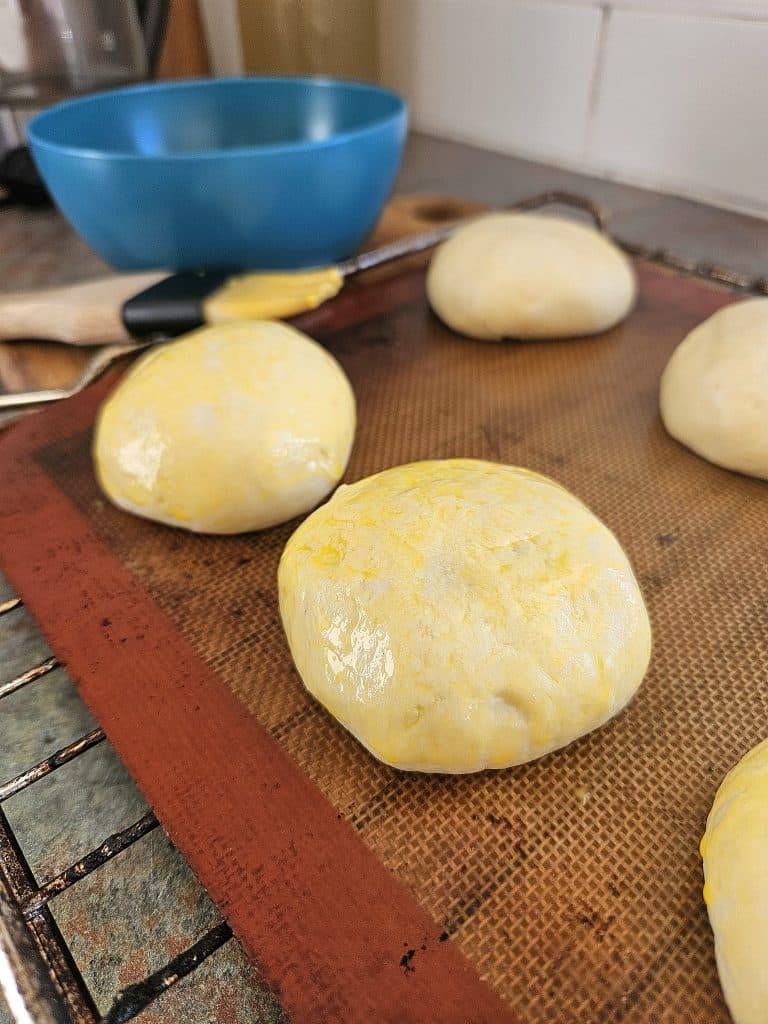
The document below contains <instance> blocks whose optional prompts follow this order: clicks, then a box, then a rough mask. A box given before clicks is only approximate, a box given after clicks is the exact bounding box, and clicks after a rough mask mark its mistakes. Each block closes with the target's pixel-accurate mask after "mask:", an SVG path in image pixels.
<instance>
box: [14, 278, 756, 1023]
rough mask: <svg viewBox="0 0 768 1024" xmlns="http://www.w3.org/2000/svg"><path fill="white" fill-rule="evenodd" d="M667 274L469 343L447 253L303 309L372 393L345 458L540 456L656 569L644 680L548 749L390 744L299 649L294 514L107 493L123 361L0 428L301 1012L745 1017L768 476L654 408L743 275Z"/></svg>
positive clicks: (25, 581) (249, 928) (134, 710)
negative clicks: (745, 813)
mask: <svg viewBox="0 0 768 1024" xmlns="http://www.w3.org/2000/svg"><path fill="white" fill-rule="evenodd" d="M639 271H640V282H641V290H640V301H639V304H638V307H637V309H636V310H635V312H634V313H633V314H632V316H631V317H630V318H629V319H628V320H627V321H626V322H625V323H624V324H622V325H620V326H619V327H618V328H616V329H614V330H613V331H611V332H608V333H607V334H604V335H601V336H599V337H595V338H589V339H578V340H567V341H562V342H536V343H533V342H531V343H520V342H517V343H515V342H509V343H505V344H482V343H477V342H473V341H469V340H466V339H462V338H459V337H457V336H456V335H454V334H452V333H451V332H450V331H448V330H447V329H446V328H445V327H443V326H442V325H441V324H440V323H439V322H438V321H437V319H436V318H435V317H434V316H433V315H432V314H431V313H430V311H429V310H428V308H427V305H426V302H425V299H424V293H423V273H422V272H421V271H419V270H411V271H409V272H407V273H404V274H401V275H399V276H397V277H394V278H390V279H384V280H381V279H377V280H375V281H372V282H370V283H369V284H367V285H366V284H362V285H361V286H360V287H357V288H354V289H351V290H350V291H349V292H347V293H343V294H342V295H341V296H339V298H338V299H336V300H334V302H333V303H331V304H329V305H328V306H326V307H324V308H323V309H321V310H319V311H317V313H315V314H310V315H309V316H308V317H305V318H303V324H304V326H305V327H306V329H307V330H309V332H310V333H314V334H315V336H317V337H318V338H320V339H321V340H322V341H323V342H324V343H325V344H327V345H328V347H329V348H330V349H331V351H333V352H334V354H335V355H336V356H337V358H339V360H340V361H341V363H342V365H343V366H344V367H345V369H346V371H347V373H348V374H349V376H350V379H351V381H352V383H353V386H354V388H355V391H356V394H357V398H358V411H359V431H358V435H357V439H356V443H355V449H354V452H353V456H352V460H351V462H350V466H349V469H348V472H347V477H346V479H347V480H354V479H357V478H359V477H361V476H364V475H367V474H368V473H371V472H375V471H376V470H379V469H382V468H384V467H386V466H389V465H393V464H396V463H399V462H405V461H410V460H413V459H417V458H438V457H444V456H446V457H447V456H462V455H463V456H475V457H481V458H490V459H496V460H499V461H504V462H510V463H515V464H519V465H525V466H528V467H530V468H532V469H536V470H538V471H540V472H543V473H546V474H548V475H551V476H553V477H555V478H556V479H558V480H559V481H560V482H561V483H563V484H564V485H565V486H567V487H569V488H570V489H571V490H573V491H574V492H575V493H576V494H577V495H579V497H581V498H582V499H583V500H584V501H585V502H586V503H587V504H588V505H589V506H590V507H591V508H592V509H593V510H594V511H595V512H596V513H597V514H598V515H599V516H600V517H601V518H602V519H603V520H604V521H605V522H606V523H607V524H608V525H609V526H610V527H611V528H612V529H613V530H614V531H615V532H616V534H617V535H618V537H619V538H620V540H621V542H622V544H623V545H624V547H625V549H626V550H627V552H628V554H629V556H630V558H631V560H632V562H633V565H634V566H635V568H636V571H637V573H638V577H639V580H640V583H641V586H642V589H643V591H644V594H645V596H646V600H647V602H648V605H649V610H650V613H651V617H652V621H653V626H654V656H653V660H652V665H651V670H650V673H649V675H648V677H647V678H646V681H645V683H644V684H643V687H642V689H641V690H640V692H639V693H638V695H637V697H636V698H635V700H634V701H633V702H632V704H631V705H630V706H629V708H628V709H627V710H626V711H625V712H624V713H623V714H622V715H620V716H619V718H618V719H616V720H615V721H614V722H612V723H610V724H609V725H608V726H606V727H604V728H603V729H601V730H599V731H597V732H595V733H593V734H591V735H590V736H588V737H585V738H584V739H582V740H580V741H578V742H577V743H575V744H573V745H571V746H570V747H568V748H566V749H565V750H563V751H560V752H557V753H555V754H553V755H550V756H549V757H547V758H544V759H542V760H541V761H538V762H536V763H534V764H531V765H528V766H523V767H521V768H515V769H510V770H507V771H503V772H487V773H482V774H479V775H475V776H464V777H454V778H451V777H447V776H424V777H422V776H418V775H407V774H402V773H398V772H396V771H394V770H393V769H390V768H387V767H385V766H383V765H380V764H379V763H378V762H376V761H375V760H373V759H372V758H371V757H370V755H368V754H367V753H366V752H365V751H364V750H363V749H362V748H361V747H360V746H359V745H358V744H357V743H356V742H355V741H354V740H353V739H352V738H351V737H350V736H349V735H348V734H347V733H346V732H345V731H344V730H342V729H341V728H340V727H339V726H337V725H336V724H335V722H334V721H333V720H332V719H331V718H330V717H329V716H328V715H327V714H326V713H325V712H324V711H323V710H322V709H321V708H320V707H319V706H318V705H316V704H315V703H314V702H313V701H312V700H311V699H310V698H309V697H308V696H307V695H306V693H305V692H304V690H303V687H302V686H301V683H300V681H299V679H298V677H297V676H296V673H295V672H294V670H293V668H292V666H291V662H290V657H289V654H288V651H287V647H286V645H285V642H284V640H283V637H282V634H281V630H280V625H279V620H278V614H277V600H276V588H275V571H276V566H277V561H278V559H279V556H280V552H281V550H282V546H283V544H284V542H285V540H286V539H287V537H288V536H289V535H290V532H291V530H292V529H293V527H294V526H295V523H293V524H287V525H286V526H284V527H279V528H276V529H273V530H269V531H266V532H264V533H262V534H258V535H256V534H254V535H248V536H243V537H235V538H201V537H196V536H191V535H187V534H184V533H181V532H179V531H174V530H171V529H168V528H166V527H163V526H159V525H157V524H152V523H148V522H144V521H141V520H138V519H135V518H132V517H130V516H127V515H125V514H123V513H121V512H119V511H117V510H115V509H113V508H112V507H111V506H109V505H108V504H107V503H106V502H105V501H104V500H103V499H102V498H101V496H100V494H99V492H98V489H97V487H96V484H95V481H94V479H93V475H92V471H91V466H90V458H89V443H90V425H91V422H92V418H93V414H94V411H95V408H96V406H97V404H98V401H99V399H100V397H101V395H102V394H103V393H104V392H105V390H106V389H107V388H108V387H109V386H110V382H106V383H103V384H102V385H100V386H99V387H98V388H97V389H95V390H91V392H89V393H88V394H86V395H85V396H82V397H81V398H79V399H76V400H74V401H72V402H70V403H67V404H66V405H62V406H60V407H59V408H58V409H56V410H51V411H50V412H48V413H45V414H43V415H41V416H39V417H34V418H33V419H31V420H28V421H26V422H25V423H22V424H20V425H18V426H17V427H15V428H14V429H13V430H12V431H10V432H9V436H8V438H7V439H5V440H4V441H2V442H0V458H2V465H3V473H4V477H5V479H4V480H3V483H2V492H0V493H1V494H2V497H1V498H0V502H2V506H3V511H4V513H5V523H6V527H5V529H4V540H3V565H4V567H5V568H6V570H7V572H8V574H9V576H10V578H11V580H12V582H13V583H14V584H15V586H16V587H17V589H18V590H19V591H20V593H21V594H22V596H24V598H25V600H26V601H27V603H28V604H29V605H30V608H31V610H32V611H33V613H35V614H36V615H37V618H38V620H39V621H40V623H41V625H42V626H43V628H44V629H45V630H46V632H47V635H48V639H49V642H50V643H51V646H52V647H53V649H54V651H56V653H57V654H59V655H60V656H62V657H64V660H66V661H67V664H68V668H69V670H70V673H71V674H73V676H74V678H75V680H76V682H77V683H78V685H79V686H80V688H81V691H82V693H83V695H84V697H85V699H86V700H87V702H88V703H89V704H90V705H91V706H92V707H93V708H94V710H95V711H96V713H97V715H98V717H99V719H100V721H101V723H102V724H103V726H104V727H105V729H106V731H107V733H108V735H109V736H110V738H111V739H112V741H113V742H114V743H115V745H116V747H117V749H118V751H119V752H120V753H121V756H122V757H123V759H124V760H125V761H126V763H127V764H128V766H129V768H130V769H131V771H132V772H133V774H134V775H135V777H136V778H137V780H138V782H139V784H140V785H141V786H142V788H143V790H144V792H145V794H146V795H147V796H148V798H149V800H150V802H151V803H152V804H153V806H154V808H155V810H156V812H157V813H158V816H159V817H160V819H161V821H163V823H164V825H165V826H166V828H167V829H168V831H169V832H170V834H171V836H172V838H173V839H174V841H175V842H176V843H177V845H178V846H179V847H180V849H181V850H182V852H184V853H185V855H186V856H187V857H188V859H189V860H190V862H191V863H192V866H193V867H194V868H195V870H196V871H197V873H198V874H199V876H200V878H201V880H202V881H203V883H204V884H205V885H206V886H207V887H208V888H209V890H210V891H211V893H212V895H213V896H214V898H215V899H216V900H217V901H218V902H219V904H220V905H221V906H222V909H223V910H224V912H225V913H227V914H228V916H229V917H230V919H231V921H232V923H233V927H234V928H235V931H236V932H237V934H238V935H239V937H240V938H241V940H242V941H243V943H244V945H245V948H246V950H247V951H248V952H249V954H250V955H251V956H253V957H254V958H255V959H257V960H258V961H259V962H260V963H261V965H262V966H263V969H264V970H265V973H266V974H267V977H268V978H269V979H270V980H271V981H272V983H273V984H274V985H275V986H277V987H278V989H279V991H280V993H281V997H282V998H283V1001H284V1003H285V1005H286V1006H287V1007H288V1008H289V1010H291V1011H292V1012H293V1013H294V1015H295V1018H296V1019H297V1020H302V1021H304V1020H310V1019H317V1020H321V1019H344V1020H356V1019H360V1020H365V1019H375V1020H389V1019H391V1020H398V1021H403V1020H414V1021H424V1020H432V1019H434V1020H444V1021H451V1020H455V1021H464V1020H478V1021H481V1020H483V1021H485V1020H488V1021H491V1020H493V1021H496V1020H501V1019H503V1017H504V1011H503V1009H502V1006H503V1005H506V1006H507V1007H509V1008H511V1011H513V1012H514V1013H516V1014H518V1015H519V1017H520V1018H521V1019H522V1020H524V1021H527V1022H544V1021H553V1020H557V1021H568V1022H576V1021H578V1022H587V1021H589V1022H593V1021H647V1020H654V1021H670V1022H672V1021H675V1022H679V1021H681V1020H686V1021H690V1022H702V1024H703V1022H705V1021H706V1022H707V1024H717V1022H720V1021H721V1022H723V1024H725V1022H726V1021H727V1020H728V1016H727V1012H726V1010H725V1007H724V1004H723V1001H722V997H721V994H720V990H719V986H718V982H717V976H716V972H715V967H714V960H713V951H712V940H711V934H710V931H709V928H708V925H707V921H706V914H705V910H704V906H703V903H702V900H701V884H702V878H701V869H700V861H699V857H698V853H697V844H698V839H699V837H700V835H701V832H702V830H703V827H704V822H705V818H706V814H707V811H708V808H709V805H710V803H711V800H712V797H713V795H714V791H715V789H716V787H717V785H718V783H719V780H720V779H721V777H722V775H723V774H724V773H725V771H726V770H727V769H728V768H729V767H730V766H731V765H732V764H733V763H735V761H736V760H738V759H739V758H740V757H741V756H742V755H743V754H744V753H745V752H746V750H748V749H749V748H750V747H751V746H752V745H754V744H755V743H756V742H757V741H758V740H760V739H762V738H764V736H765V735H766V733H768V720H767V719H768V716H767V714H766V711H767V710H768V708H767V704H768V701H767V699H766V685H765V681H766V665H768V628H767V627H768V581H767V580H766V575H765V572H764V566H765V564H766V553H767V552H766V543H765V536H766V525H768V489H767V488H766V485H765V483H763V482H760V481H757V480H752V479H749V478H746V477H742V476H740V475H738V474H734V473H729V472H727V471H725V470H721V469H718V468H717V467H714V466H710V465H709V464H708V463H706V462H704V461H702V460H701V459H699V458H697V457H696V456H694V455H693V454H692V453H690V452H688V451H687V450H686V449H684V448H683V447H682V446H680V445H679V444H677V443H676V442H674V441H673V440H672V439H670V438H669V437H668V436H667V435H666V434H665V432H664V430H663V428H662V426H661V423H660V420H659V417H658V412H657V392H658V379H659V375H660V373H661V370H662V368H663V366H664V365H665V363H666V360H667V359H668V357H669V354H670V353H671V351H672V350H673V349H674V347H675V345H676V344H677V343H678V342H679V341H680V340H681V339H682V337H683V336H684V334H685V333H686V332H687V331H688V330H689V329H690V328H691V327H692V326H693V325H694V324H696V323H697V322H699V321H700V320H701V319H703V318H704V317H705V316H707V315H709V314H710V313H711V312H713V311H714V310H715V309H716V308H718V307H719V306H720V305H722V304H724V303H725V302H727V301H731V300H732V299H733V296H732V295H731V294H729V293H727V292H725V291H723V290H719V289H715V288H713V287H712V286H710V285H707V284H705V283H703V282H700V281H696V280H693V279H689V278H684V277H680V276H677V275H674V274H670V273H669V272H667V271H665V270H663V269H660V268H657V267H653V266H650V265H645V266H641V267H640V268H639ZM4 449H5V454H4V455H3V451H4ZM105 580H106V581H107V582H106V583H105ZM78 595H80V597H81V598H82V600H80V599H78ZM105 623H106V624H105ZM84 647H86V648H88V649H87V650H84ZM115 680H117V682H115ZM273 787H277V788H273ZM243 801H245V803H243ZM232 865H234V866H232ZM401 933H402V934H401ZM422 947H423V948H422ZM370 979H375V984H374V985H373V988H374V989H376V990H377V994H376V996H375V997H374V1002H370V1000H369V998H368V997H367V996H366V995H365V991H366V989H370V988H371V982H370ZM451 979H452V980H451ZM497 998H498V1002H496V1001H495V1000H496V999H497ZM367 1000H368V1001H367ZM322 1013H324V1014H325V1016H322Z"/></svg>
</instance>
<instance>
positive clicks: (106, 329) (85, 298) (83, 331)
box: [0, 271, 167, 345]
mask: <svg viewBox="0 0 768 1024" xmlns="http://www.w3.org/2000/svg"><path fill="white" fill-rule="evenodd" d="M166 276H167V274H166V273H164V272H162V271H152V272H151V273H143V274H115V275H113V276H111V277H104V278H100V279H98V280H96V281H86V282H84V283H82V284H72V285H64V286H63V287H60V288H46V289H40V290H39V291H29V292H16V293H10V292H9V293H7V294H0V341H10V340H13V339H16V338H27V339H29V338H44V339H46V340H49V341H63V342H67V343H68V344H70V345H104V344H107V343H112V342H119V341H129V340H130V336H129V334H128V332H127V331H126V329H125V327H124V326H123V322H122V319H121V310H122V307H123V303H124V302H125V301H126V300H127V299H129V298H131V296H132V295H136V294H137V293H138V292H140V291H143V290H144V289H145V288H149V287H150V285H153V284H156V283H157V282H158V281H160V280H161V279H162V278H164V277H166Z"/></svg>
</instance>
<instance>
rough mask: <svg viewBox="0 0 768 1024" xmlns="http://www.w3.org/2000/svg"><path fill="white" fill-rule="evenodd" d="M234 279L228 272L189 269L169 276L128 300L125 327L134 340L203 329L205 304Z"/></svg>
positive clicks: (124, 311) (124, 318)
mask: <svg viewBox="0 0 768 1024" xmlns="http://www.w3.org/2000/svg"><path fill="white" fill-rule="evenodd" d="M230 277H231V271H228V270H200V271H197V270H185V271H183V272H182V273H180V274H174V275H173V276H172V277H166V278H164V279H163V280H162V281H158V283H157V284H153V285H152V286H151V287H150V288H147V289H145V290H144V291H143V292H139V294H138V295H134V296H133V298H131V299H128V301H127V302H126V303H125V304H124V305H123V309H122V319H123V324H124V325H125V328H126V330H127V331H128V333H129V334H131V335H133V337H134V338H147V337H151V336H153V335H159V336H161V337H166V338H169V337H170V338H173V337H175V336H176V335H177V334H184V333H185V332H186V331H192V330H194V329H195V328H196V327H202V325H203V324H204V323H205V317H204V315H203V303H204V302H205V300H206V299H207V298H208V296H209V295H210V294H211V293H212V292H215V291H216V290H217V289H218V288H221V286H222V285H223V284H225V283H226V281H227V280H228V279H229V278H230Z"/></svg>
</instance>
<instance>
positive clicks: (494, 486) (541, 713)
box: [278, 459, 651, 772]
mask: <svg viewBox="0 0 768 1024" xmlns="http://www.w3.org/2000/svg"><path fill="white" fill-rule="evenodd" d="M278 584H279V594H280V612H281V615H282V619H283V625H284V627H285V632H286V636H287V638H288V644H289V646H290V649H291V653H292V654H293V658H294V662H295V664H296V667H297V669H298V671H299V674H300V675H301V678H302V679H303V681H304V684H305V685H306V687H307V689H308V690H309V691H310V692H311V693H312V694H314V696H315V697H317V699H318V700H319V701H320V702H321V703H322V704H323V705H325V707H326V708H327V709H328V710H329V711H330V712H331V714H333V715H335V717H336V718H337V719H338V720H339V721H340V722H341V724H342V725H344V726H345V727H346V728H347V729H348V730H349V731H350V732H351V733H352V734H353V735H354V736H356V737H357V739H358V740H359V741H360V742H361V743H362V744H363V745H364V746H365V747H367V749H368V750H369V751H370V752H371V753H372V754H373V755H374V756H375V757H377V758H379V759H380V760H381V761H384V762H386V763H387V764H390V765H394V766H395V767H397V768H403V769H406V770H411V771H422V772H473V771H478V770H480V769H482V768H504V767H506V766H508V765H513V764H520V763H522V762H524V761H530V760H531V759H532V758H536V757H540V756H541V755H542V754H546V753H547V752H548V751H550V750H555V749H557V748H558V747H562V746H563V745H564V744H566V743H570V741H571V740H574V739H576V737H578V736H581V735H583V734H584V733H586V732H589V731H590V730H591V729H594V728H596V727H597V726H599V725H602V724H603V722H606V721H607V720H608V719H609V718H610V717H611V716H612V715H615V714H616V712H617V711H619V710H620V709H621V708H622V707H624V705H625V704H626V703H627V701H628V700H629V699H630V698H631V697H632V695H633V694H634V692H635V690H636V689H637V687H638V686H639V685H640V682H641V680H642V678H643V675H644V674H645V670H646V667H647V665H648V659H649V657H650V649H651V633H650V626H649V622H648V615H647V613H646V610H645V605H644V603H643V598H642V596H641V594H640V591H639V589H638V586H637V583H636V581H635V578H634V576H633V574H632V569H631V567H630V564H629V562H628V560H627V557H626V555H625V554H624V552H623V551H622V549H621V547H620V546H619V543H618V541H617V540H616V538H615V537H614V536H613V534H612V533H611V532H610V531H609V530H608V529H607V528H606V527H605V526H604V525H603V524H602V523H601V522H600V521H599V520H598V519H597V518H596V517H595V516H594V515H593V514H592V513H591V512H590V511H589V509H588V508H586V507H585V506H584V505H583V504H582V503H581V502H580V501H579V500H578V499H577V498H575V497H574V496H573V495H572V494H570V493H569V492H568V491H566V490H565V489H564V488H562V487H561V486H559V484H557V483H555V482H554V481H552V480H549V479H547V478H546V477H543V476H539V475H538V474H536V473H532V472H530V471H529V470H525V469H519V468H517V467H514V466H503V465H498V464H494V463H490V462H482V461H477V460H474V459H450V460H446V461H432V462H417V463H413V464H411V465H407V466H398V467H396V468H394V469H388V470H385V471H384V472H383V473H379V474H377V475H376V476H372V477H368V478H367V479H365V480H361V481H359V482H358V483H355V484H352V485H351V486H345V487H341V488H339V490H338V491H337V492H336V494H335V495H334V496H333V497H332V498H331V500H330V501H329V502H328V503H327V504H326V505H324V506H323V507H322V508H320V509H318V510H317V511H316V512H314V513H313V514H312V515H311V516H310V517H309V518H308V519H307V520H305V522H304V523H302V525H301V526H299V528H298V529H297V530H296V532H295V533H294V534H293V536H292V537H291V539H290V540H289V542H288V544H287V546H286V548H285V551H284V553H283V557H282V560H281V562H280V569H279V574H278Z"/></svg>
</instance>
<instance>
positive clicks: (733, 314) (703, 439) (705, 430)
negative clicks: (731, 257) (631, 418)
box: [660, 299, 768, 479]
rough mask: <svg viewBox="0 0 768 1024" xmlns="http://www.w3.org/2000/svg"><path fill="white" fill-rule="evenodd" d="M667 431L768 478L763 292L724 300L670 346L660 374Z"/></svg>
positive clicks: (766, 306) (718, 460)
mask: <svg viewBox="0 0 768 1024" xmlns="http://www.w3.org/2000/svg"><path fill="white" fill-rule="evenodd" d="M660 405H661V418H662V420H663V421H664V426H665V427H666V428H667V430H668V431H669V433H670V434H671V435H672V437H674V438H676V439H677V440H678V441H681V442H682V443H683V444H684V445H687V447H688V448H691V449H692V450H693V451H694V452H696V454H697V455H701V456H703V457H704V458H705V459H708V460H709V461H710V462H714V463H715V464H716V465H718V466H724V467H725V468H726V469H735V470H738V472H740V473H748V474H749V475H750V476H757V477H763V478H764V479H768V299H746V300H745V301H744V302H737V303H735V304H734V305H732V306H726V307H725V308H724V309H721V310H719V311H718V312H717V313H715V314H714V315H713V316H711V317H709V319H708V320H705V321H704V323H702V324H699V326H698V327H696V328H695V329H694V330H692V331H691V333H690V334H689V335H687V337H686V338H685V339H684V340H683V341H682V342H681V343H680V344H679V345H678V346H677V348H676V349H675V351H674V352H673V353H672V358H671V359H670V360H669V362H668V363H667V366H666V369H665V370H664V373H663V375H662V378H661V393H660Z"/></svg>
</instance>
